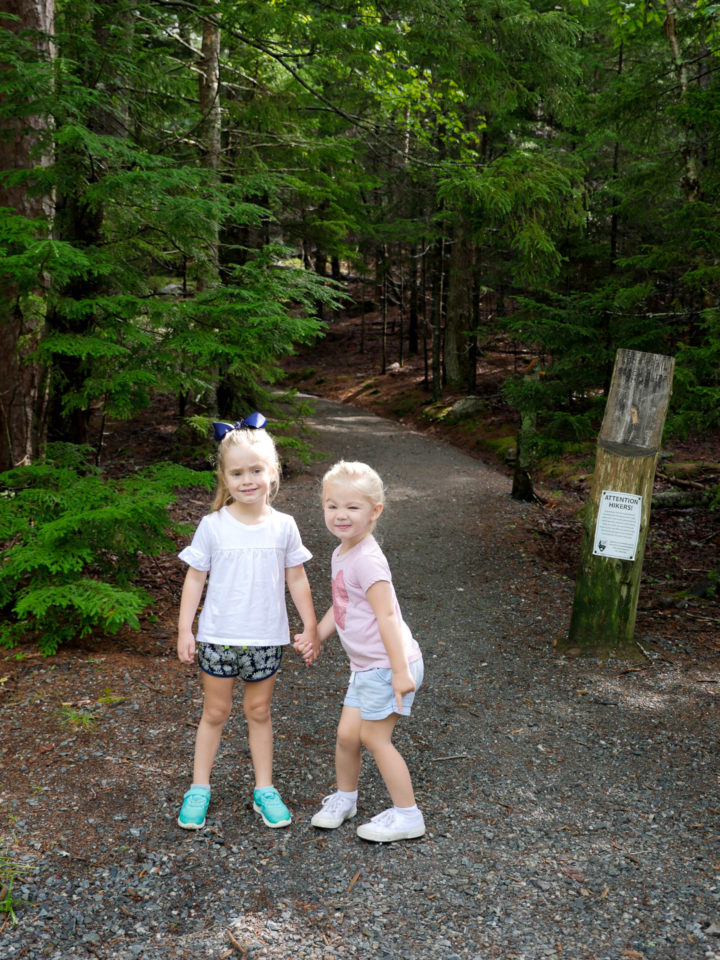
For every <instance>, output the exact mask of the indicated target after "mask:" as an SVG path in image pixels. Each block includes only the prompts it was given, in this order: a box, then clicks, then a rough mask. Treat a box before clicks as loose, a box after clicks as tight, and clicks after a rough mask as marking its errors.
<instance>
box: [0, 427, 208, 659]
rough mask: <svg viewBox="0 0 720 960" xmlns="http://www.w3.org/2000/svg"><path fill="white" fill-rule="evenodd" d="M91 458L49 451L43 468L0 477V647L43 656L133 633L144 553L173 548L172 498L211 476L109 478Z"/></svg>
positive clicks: (142, 599) (65, 449)
mask: <svg viewBox="0 0 720 960" xmlns="http://www.w3.org/2000/svg"><path fill="white" fill-rule="evenodd" d="M90 455H91V451H90V450H89V449H79V448H77V447H73V446H72V445H67V444H53V445H51V446H50V448H49V450H48V455H47V458H46V460H45V461H44V462H41V463H38V464H35V465H33V466H28V467H20V468H18V469H16V470H11V471H8V472H7V473H5V474H2V475H0V489H1V490H2V495H1V500H0V503H1V505H2V512H1V513H0V542H1V543H2V552H1V553H0V557H1V560H2V563H1V565H0V608H4V610H5V612H6V614H7V615H8V619H7V621H6V622H5V623H4V624H3V626H2V627H0V645H1V646H5V647H8V648H11V647H13V646H15V645H16V644H17V642H18V641H19V640H20V639H21V638H22V639H25V640H27V639H29V638H31V637H32V638H34V639H35V641H36V642H37V644H38V646H39V647H40V649H41V650H42V651H43V653H46V654H50V653H54V652H55V651H56V650H57V648H58V647H59V646H60V644H62V643H64V642H67V641H69V640H72V639H73V638H76V637H83V636H85V635H87V634H89V633H91V632H92V631H95V630H98V631H102V632H106V633H116V632H117V631H118V630H119V629H120V627H122V626H124V625H127V626H130V627H133V628H137V627H138V626H139V619H138V618H139V616H140V614H141V613H142V611H143V610H144V609H145V607H146V606H147V605H148V603H149V601H150V597H149V596H148V595H147V594H146V593H145V592H144V591H143V590H141V589H140V588H138V587H136V586H134V585H133V582H132V581H133V577H134V576H135V574H136V573H137V570H138V563H139V558H140V556H141V555H143V554H144V555H149V556H153V555H157V554H159V553H161V552H162V551H165V550H168V549H171V548H172V547H173V541H172V539H171V536H170V534H171V533H172V531H173V527H172V524H171V522H170V520H169V516H168V507H169V505H170V504H171V502H172V501H173V499H174V497H175V490H176V489H178V488H183V487H189V486H200V485H202V486H205V487H207V488H208V489H209V488H211V487H212V486H213V483H214V478H213V476H212V474H211V473H204V474H201V473H197V472H196V471H193V470H188V469H186V468H183V467H179V466H176V465H173V464H157V465H156V466H154V467H152V468H148V469H146V470H143V471H141V472H138V473H137V474H135V475H134V476H132V477H128V478H121V479H111V478H109V477H107V476H105V475H104V474H103V473H102V472H101V471H100V470H98V469H96V468H94V467H92V466H91V464H90Z"/></svg>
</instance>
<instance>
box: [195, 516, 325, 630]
mask: <svg viewBox="0 0 720 960" xmlns="http://www.w3.org/2000/svg"><path fill="white" fill-rule="evenodd" d="M178 556H179V557H180V559H181V560H183V561H184V562H185V563H187V564H188V565H189V566H191V567H193V568H194V569H196V570H207V571H209V574H210V575H209V577H208V584H207V592H206V594H205V603H204V605H203V608H202V610H201V612H200V618H199V620H198V630H197V637H196V640H197V642H198V643H218V644H222V645H225V646H241V647H242V646H247V647H264V646H282V645H284V644H287V643H289V642H290V625H289V622H288V615H287V606H286V602H285V570H286V569H287V568H288V567H297V566H299V565H300V564H301V563H305V561H306V560H309V559H310V558H311V557H312V554H311V553H310V551H309V550H308V549H307V548H306V547H305V546H304V545H303V542H302V540H301V539H300V531H299V530H298V528H297V524H296V523H295V520H294V519H293V517H291V516H290V515H289V514H287V513H280V512H279V511H278V510H274V509H273V508H272V507H271V508H270V513H269V514H268V516H267V517H266V518H265V519H264V520H263V521H262V522H261V523H257V524H251V525H249V524H246V523H241V522H240V521H239V520H236V519H235V517H233V515H232V514H231V513H230V511H229V510H228V508H227V507H223V508H222V509H221V510H217V511H215V512H213V513H210V514H208V515H207V516H205V517H203V519H202V520H201V521H200V524H199V525H198V528H197V530H196V531H195V536H194V537H193V539H192V543H191V544H190V546H188V547H185V549H184V550H182V551H181V552H180V553H179V554H178Z"/></svg>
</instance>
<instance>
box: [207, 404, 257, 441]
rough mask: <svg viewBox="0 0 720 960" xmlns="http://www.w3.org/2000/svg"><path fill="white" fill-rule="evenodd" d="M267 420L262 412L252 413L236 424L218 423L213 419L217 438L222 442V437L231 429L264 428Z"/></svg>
mask: <svg viewBox="0 0 720 960" xmlns="http://www.w3.org/2000/svg"><path fill="white" fill-rule="evenodd" d="M266 423H267V420H266V419H265V417H264V416H263V415H262V414H261V413H257V411H256V412H255V413H250V414H248V415H247V417H245V419H244V420H241V421H240V422H237V421H236V422H235V423H234V424H230V423H216V422H215V421H214V420H213V427H214V428H215V440H216V441H217V442H218V443H220V441H221V440H222V438H223V437H224V436H225V434H226V433H230V431H231V430H262V429H263V427H264V426H265V424H266Z"/></svg>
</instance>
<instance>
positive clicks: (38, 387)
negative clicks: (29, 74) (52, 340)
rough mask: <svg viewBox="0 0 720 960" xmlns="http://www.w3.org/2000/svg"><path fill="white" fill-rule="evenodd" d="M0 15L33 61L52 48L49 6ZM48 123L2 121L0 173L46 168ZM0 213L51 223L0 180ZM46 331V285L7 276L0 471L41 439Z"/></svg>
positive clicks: (19, 189) (41, 203)
mask: <svg viewBox="0 0 720 960" xmlns="http://www.w3.org/2000/svg"><path fill="white" fill-rule="evenodd" d="M0 12H2V13H10V14H13V15H14V16H16V17H18V18H19V20H18V21H13V20H3V22H2V26H3V29H4V30H8V31H12V32H15V33H20V32H24V31H32V32H35V31H37V34H36V44H37V52H38V56H39V57H40V58H47V59H50V58H51V57H52V56H53V49H52V44H51V40H50V37H51V35H52V31H53V24H54V16H55V8H54V3H53V0H0ZM49 124H50V121H49V119H48V118H47V117H45V116H39V115H38V116H23V118H22V120H15V119H9V120H7V119H6V120H5V121H4V125H5V134H6V135H5V136H3V137H0V170H3V171H5V170H30V169H32V168H33V167H36V166H47V165H48V164H50V163H51V162H52V154H51V146H50V144H49V140H48V139H45V138H46V135H47V132H48V127H49ZM0 207H8V208H10V209H12V210H14V211H15V213H17V214H18V215H19V216H21V217H26V218H27V219H29V220H30V219H35V220H38V221H40V222H45V223H47V224H48V225H49V224H51V223H52V213H53V198H52V196H51V195H50V194H41V193H37V192H29V191H28V189H27V184H26V183H22V184H17V183H16V184H14V185H12V186H9V185H7V184H5V183H3V182H2V181H0ZM44 326H45V282H44V279H43V278H42V277H38V278H37V282H36V284H35V286H34V288H33V287H31V288H28V289H21V288H20V286H19V285H18V284H17V283H16V282H15V281H14V280H13V279H12V278H11V277H7V276H0V470H8V469H10V468H12V467H14V466H17V465H19V464H25V463H30V462H32V461H33V460H34V459H35V458H36V457H37V455H38V453H39V451H40V450H41V448H42V446H43V444H44V439H45V406H46V393H47V385H46V374H45V370H44V369H43V368H42V367H41V366H40V365H39V364H38V363H37V361H36V360H34V359H33V357H32V354H33V351H34V350H35V348H36V346H37V344H38V342H39V341H40V339H41V338H42V336H43V331H44Z"/></svg>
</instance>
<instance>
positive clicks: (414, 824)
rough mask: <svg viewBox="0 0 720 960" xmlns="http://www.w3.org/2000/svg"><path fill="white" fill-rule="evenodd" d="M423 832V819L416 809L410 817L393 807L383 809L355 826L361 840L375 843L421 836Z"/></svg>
mask: <svg viewBox="0 0 720 960" xmlns="http://www.w3.org/2000/svg"><path fill="white" fill-rule="evenodd" d="M424 833H425V821H424V819H423V815H422V814H421V813H420V811H419V810H418V812H417V814H415V815H414V816H412V817H404V816H403V815H402V814H400V813H398V812H397V811H396V809H395V807H390V809H389V810H383V812H382V813H379V814H378V815H377V816H376V817H373V818H372V820H370V822H369V823H363V824H361V825H360V826H359V827H358V828H357V835H358V836H359V837H362V839H363V840H374V841H375V843H392V842H393V840H413V839H414V838H415V837H422V836H423V834H424Z"/></svg>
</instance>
